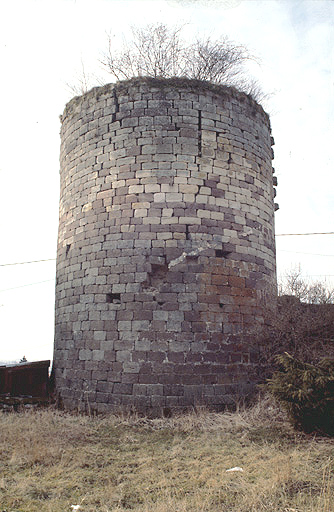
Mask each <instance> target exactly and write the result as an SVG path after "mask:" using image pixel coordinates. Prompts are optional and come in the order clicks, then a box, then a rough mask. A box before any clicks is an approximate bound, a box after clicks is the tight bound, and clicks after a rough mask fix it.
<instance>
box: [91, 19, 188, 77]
mask: <svg viewBox="0 0 334 512" xmlns="http://www.w3.org/2000/svg"><path fill="white" fill-rule="evenodd" d="M180 31H181V28H175V29H169V28H168V27H167V26H166V25H163V24H161V23H160V24H157V25H147V26H146V27H145V28H135V27H132V41H131V42H130V43H128V42H127V41H126V39H124V41H123V48H122V50H121V51H120V52H117V51H115V50H114V48H113V44H112V38H111V37H110V36H109V47H108V53H107V54H105V55H104V57H103V59H102V61H101V62H102V64H103V65H104V67H105V68H106V69H107V70H108V72H109V73H110V74H111V75H113V76H114V77H115V78H116V80H122V79H130V78H133V77H136V76H150V77H154V78H157V77H164V78H170V77H173V76H180V75H183V71H182V66H183V65H184V52H185V49H184V46H183V44H182V42H181V39H180Z"/></svg>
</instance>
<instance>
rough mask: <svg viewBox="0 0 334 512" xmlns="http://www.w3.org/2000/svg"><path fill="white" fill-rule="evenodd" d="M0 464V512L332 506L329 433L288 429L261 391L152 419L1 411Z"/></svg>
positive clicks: (333, 461) (284, 511) (326, 509)
mask: <svg viewBox="0 0 334 512" xmlns="http://www.w3.org/2000/svg"><path fill="white" fill-rule="evenodd" d="M235 466H239V467H241V468H243V472H226V470H227V469H229V468H232V467H235ZM0 468H1V469H0V512H3V511H6V512H14V511H15V512H18V511H20V512H35V511H36V512H37V511H38V512H44V511H48V512H51V511H52V512H66V511H69V512H70V511H71V510H72V508H71V505H80V509H79V510H80V512H94V511H101V512H109V511H110V512H111V511H113V512H116V511H117V512H118V511H125V510H134V511H138V512H148V511H150V512H151V511H156V512H190V511H191V512H216V511H217V512H218V511H219V512H233V511H237V512H262V511H270V512H311V511H312V512H333V510H334V505H333V503H334V440H333V439H332V440H330V439H326V438H320V437H318V438H315V437H310V436H307V437H306V436H304V435H301V434H299V433H296V432H294V431H293V430H292V428H291V427H289V425H288V424H287V423H286V421H285V419H284V416H283V415H282V413H281V412H280V411H279V410H278V409H277V408H276V407H275V406H273V405H272V404H270V402H269V401H268V400H266V399H264V400H262V402H259V403H258V404H257V405H256V406H254V407H253V408H252V409H248V410H246V411H242V412H237V413H224V414H214V413H209V412H207V411H200V412H196V413H195V412H194V413H192V414H187V415H183V416H180V417H175V418H169V419H155V420H150V419H147V418H139V417H136V416H128V417H126V416H123V417H119V416H118V417H116V416H109V417H105V418H101V417H98V418H96V417H87V416H79V415H73V414H72V415H70V414H65V413H62V412H57V411H55V410H50V409H49V410H43V411H38V412H30V413H11V414H0Z"/></svg>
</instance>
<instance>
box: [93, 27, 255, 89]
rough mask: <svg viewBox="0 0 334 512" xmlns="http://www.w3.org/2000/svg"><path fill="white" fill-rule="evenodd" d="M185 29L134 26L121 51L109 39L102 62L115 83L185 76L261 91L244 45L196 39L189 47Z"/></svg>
mask: <svg viewBox="0 0 334 512" xmlns="http://www.w3.org/2000/svg"><path fill="white" fill-rule="evenodd" d="M182 28H183V27H177V28H169V27H167V26H166V25H164V24H162V23H159V24H156V25H147V26H146V27H144V28H135V27H133V28H132V40H131V41H130V42H129V43H128V42H127V41H126V40H124V41H123V47H122V49H121V50H120V51H118V52H117V51H116V50H115V49H114V48H113V44H112V39H111V37H110V36H109V40H108V42H109V44H108V52H107V54H105V55H104V56H103V59H102V61H101V63H102V64H103V66H104V67H105V68H106V69H107V70H108V72H109V73H110V74H111V75H112V76H113V77H114V78H115V79H116V80H121V79H129V78H132V77H135V76H149V77H154V78H157V77H161V78H171V77H186V78H190V79H198V80H207V81H210V82H213V83H216V84H227V85H234V86H236V87H238V88H241V89H242V90H244V91H245V92H247V93H250V94H252V92H253V91H254V90H258V87H257V86H256V87H255V86H254V84H253V83H252V82H251V81H250V80H249V78H247V75H246V73H245V71H244V64H245V62H246V61H247V60H249V59H252V57H251V56H250V54H249V52H248V51H247V49H246V48H245V47H244V46H242V45H237V44H235V43H233V42H231V41H229V40H228V39H227V38H226V37H222V38H221V39H220V40H218V41H213V40H211V38H207V39H205V40H201V39H197V40H196V41H195V42H193V43H191V44H187V43H186V42H185V41H184V40H183V39H182V37H181V32H182ZM246 89H248V90H247V91H246Z"/></svg>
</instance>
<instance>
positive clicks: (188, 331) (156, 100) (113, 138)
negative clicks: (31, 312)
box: [54, 79, 276, 413]
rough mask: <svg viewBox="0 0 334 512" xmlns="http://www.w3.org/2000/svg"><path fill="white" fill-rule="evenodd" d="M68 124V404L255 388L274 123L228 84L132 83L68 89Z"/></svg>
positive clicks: (63, 279)
mask: <svg viewBox="0 0 334 512" xmlns="http://www.w3.org/2000/svg"><path fill="white" fill-rule="evenodd" d="M61 120H62V128H61V171H60V180H61V193H60V217H59V237H58V258H57V284H56V314H55V320H56V329H55V351H54V372H55V379H56V389H57V392H58V394H59V396H60V398H61V399H62V401H63V402H64V404H65V406H66V407H68V408H75V407H79V408H84V407H88V406H89V407H90V408H93V409H96V410H98V411H102V412H104V411H111V410H115V409H117V408H118V407H120V406H121V407H123V406H126V407H129V406H134V407H135V408H137V409H138V410H141V411H145V412H149V411H153V412H155V413H161V412H163V411H165V412H166V411H168V410H169V409H174V408H181V407H187V406H191V405H196V404H203V403H204V404H206V405H209V406H213V407H215V408H221V407H223V406H224V404H226V403H229V402H230V401H231V399H232V395H233V394H234V393H236V392H238V393H240V391H241V390H243V391H246V390H247V389H248V388H249V387H250V386H251V384H252V382H251V377H250V375H251V368H252V357H253V348H251V347H252V343H250V340H251V335H252V333H253V334H254V330H256V329H257V327H258V325H259V324H261V322H263V312H262V306H263V304H264V303H267V304H268V303H269V302H270V301H271V300H272V297H273V295H274V292H275V286H276V274H275V244H274V220H273V217H274V203H273V198H274V193H273V175H272V174H273V169H272V164H271V160H272V149H271V145H272V143H273V140H272V138H271V134H270V123H269V119H268V116H267V115H266V114H265V112H264V111H263V110H262V108H261V107H260V106H259V105H258V104H256V103H255V102H254V101H253V100H252V99H250V98H249V97H248V96H246V95H245V94H243V93H239V92H237V91H235V90H234V89H229V88H227V87H217V86H209V85H208V84H205V83H201V82H195V81H187V80H181V79H175V80H153V79H152V80H149V79H137V80H132V81H129V82H123V83H119V84H116V85H108V86H105V87H102V88H96V89H93V90H92V91H90V92H89V93H87V94H85V95H83V96H82V97H79V98H74V99H73V100H72V101H71V102H70V103H69V104H68V105H67V106H66V109H65V111H64V114H63V116H62V118H61ZM253 339H254V336H253Z"/></svg>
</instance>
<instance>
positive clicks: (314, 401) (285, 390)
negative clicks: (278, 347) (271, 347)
mask: <svg viewBox="0 0 334 512" xmlns="http://www.w3.org/2000/svg"><path fill="white" fill-rule="evenodd" d="M277 361H278V363H279V365H280V368H279V370H278V371H276V372H275V373H274V374H273V376H272V378H271V379H268V383H267V385H266V387H267V388H268V389H269V391H270V393H272V394H273V395H274V396H275V397H276V398H277V399H278V401H279V402H280V403H282V405H283V406H284V407H285V409H286V410H287V412H288V414H289V416H290V419H291V421H292V423H293V424H294V426H295V427H297V428H300V429H302V430H304V432H314V431H317V432H321V433H325V434H329V435H332V436H333V435H334V360H331V359H328V358H324V359H322V360H321V361H320V362H319V363H318V364H316V365H315V364H309V363H304V362H302V361H300V360H298V359H295V358H293V357H292V356H291V355H289V354H288V353H284V354H282V355H280V356H278V357H277Z"/></svg>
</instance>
